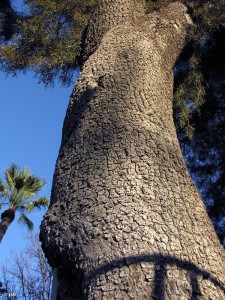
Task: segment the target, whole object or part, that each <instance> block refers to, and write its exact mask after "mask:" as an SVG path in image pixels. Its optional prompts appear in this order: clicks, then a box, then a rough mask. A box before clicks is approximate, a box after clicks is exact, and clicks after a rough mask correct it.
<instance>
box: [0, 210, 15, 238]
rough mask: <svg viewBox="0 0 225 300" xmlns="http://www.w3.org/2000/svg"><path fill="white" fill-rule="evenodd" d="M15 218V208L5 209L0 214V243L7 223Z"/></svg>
mask: <svg viewBox="0 0 225 300" xmlns="http://www.w3.org/2000/svg"><path fill="white" fill-rule="evenodd" d="M14 219H15V210H14V209H13V208H9V209H7V210H5V211H4V212H3V213H2V214H1V222H0V243H1V241H2V239H3V237H4V235H5V233H6V231H7V229H8V228H9V225H10V224H11V223H12V221H13V220H14Z"/></svg>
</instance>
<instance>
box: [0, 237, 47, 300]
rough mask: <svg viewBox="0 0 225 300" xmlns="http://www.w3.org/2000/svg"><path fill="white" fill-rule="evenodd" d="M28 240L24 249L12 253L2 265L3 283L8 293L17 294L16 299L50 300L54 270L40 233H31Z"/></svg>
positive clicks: (0, 268)
mask: <svg viewBox="0 0 225 300" xmlns="http://www.w3.org/2000/svg"><path fill="white" fill-rule="evenodd" d="M27 241H28V245H27V246H26V248H25V249H24V250H23V251H21V252H20V253H18V254H13V253H12V254H11V255H10V258H8V260H7V261H6V262H5V263H4V264H3V265H2V266H1V267H0V274H1V277H0V278H1V282H2V285H3V287H4V288H5V289H6V290H7V294H8V295H10V294H13V293H14V294H16V299H24V300H25V299H26V300H50V291H51V284H52V270H51V267H50V266H49V265H48V263H47V260H46V258H45V256H44V253H43V251H42V249H41V245H40V242H39V238H38V234H37V233H36V234H30V235H29V236H28V237H27ZM8 298H9V299H11V298H10V296H9V297H8ZM8 298H7V297H5V298H4V299H8Z"/></svg>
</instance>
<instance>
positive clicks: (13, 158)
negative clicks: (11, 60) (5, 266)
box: [0, 73, 73, 264]
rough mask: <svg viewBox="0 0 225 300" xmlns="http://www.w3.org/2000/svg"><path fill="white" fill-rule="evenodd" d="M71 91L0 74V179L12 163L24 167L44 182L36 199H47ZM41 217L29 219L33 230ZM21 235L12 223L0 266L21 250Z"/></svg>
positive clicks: (0, 248) (21, 230)
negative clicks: (43, 197) (45, 197)
mask: <svg viewBox="0 0 225 300" xmlns="http://www.w3.org/2000/svg"><path fill="white" fill-rule="evenodd" d="M72 88H73V87H72V86H71V87H69V88H67V89H66V88H62V87H61V86H59V85H58V86H55V87H54V89H52V88H47V89H46V88H45V87H44V86H43V85H41V84H38V83H37V80H36V79H34V78H33V77H32V75H31V74H29V75H26V76H25V75H21V76H18V77H16V78H12V77H7V78H6V79H5V75H4V74H3V73H0V111H1V117H0V128H1V147H0V177H1V178H2V177H3V171H4V169H5V168H6V167H8V166H9V165H10V164H11V163H12V162H14V163H16V164H18V165H19V166H21V167H28V168H29V169H30V170H31V171H32V172H33V173H34V174H35V175H37V176H39V177H42V178H44V179H45V180H46V181H47V184H46V186H45V187H44V188H43V190H42V192H40V193H39V196H47V197H50V192H51V183H52V175H53V172H54V165H55V161H56V158H57V154H58V149H59V145H60V142H61V130H62V125H63V119H64V116H65V113H66V108H67V105H68V101H69V96H70V94H71V91H72ZM1 212H2V211H1ZM1 212H0V213H1ZM42 217H43V212H37V213H34V214H32V215H30V218H31V219H32V221H34V223H35V230H38V228H39V225H40V222H41V219H42ZM25 235H27V230H25V228H22V227H21V226H20V225H18V224H17V222H16V220H14V222H13V223H12V224H11V226H10V228H9V229H8V231H7V232H6V235H5V236H4V238H3V240H2V242H1V244H0V264H1V263H2V262H4V260H5V258H6V256H7V255H8V254H9V253H10V251H11V250H13V251H19V250H20V249H22V248H23V247H24V245H25V243H26V241H25V239H24V236H25Z"/></svg>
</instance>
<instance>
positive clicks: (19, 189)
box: [0, 164, 49, 242]
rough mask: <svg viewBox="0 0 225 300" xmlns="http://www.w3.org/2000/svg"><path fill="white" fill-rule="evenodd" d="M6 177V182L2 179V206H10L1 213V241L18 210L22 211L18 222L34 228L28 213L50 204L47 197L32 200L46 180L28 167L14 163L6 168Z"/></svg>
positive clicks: (0, 205)
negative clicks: (34, 173) (21, 166)
mask: <svg viewBox="0 0 225 300" xmlns="http://www.w3.org/2000/svg"><path fill="white" fill-rule="evenodd" d="M4 177H5V182H4V181H3V180H1V179H0V197H1V200H0V208H1V207H2V206H8V208H7V209H6V210H5V211H4V212H3V213H2V214H1V221H0V242H1V240H2V238H3V236H4V235H5V233H6V231H7V229H8V227H9V225H10V224H11V223H12V221H13V220H14V219H15V213H16V211H18V212H19V213H20V217H19V219H18V222H19V223H21V224H23V225H25V226H26V227H27V228H28V229H29V230H32V229H33V223H32V221H31V220H30V219H29V218H28V217H27V215H26V213H31V212H32V211H33V210H34V209H41V208H42V207H47V206H48V205H49V200H48V199H47V198H45V197H41V198H38V199H36V200H32V198H33V197H34V196H35V195H36V194H37V193H38V192H39V191H40V190H41V188H42V187H43V186H44V185H45V181H44V180H43V179H41V178H39V177H36V176H34V175H32V174H31V173H30V171H29V170H28V169H25V168H24V169H20V168H19V167H18V166H16V165H15V164H12V165H11V166H10V167H9V168H7V169H6V170H5V172H4Z"/></svg>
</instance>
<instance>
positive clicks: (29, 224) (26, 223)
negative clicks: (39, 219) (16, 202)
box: [18, 213, 34, 230]
mask: <svg viewBox="0 0 225 300" xmlns="http://www.w3.org/2000/svg"><path fill="white" fill-rule="evenodd" d="M18 223H20V224H21V225H22V226H26V227H27V228H28V229H29V230H33V228H34V224H33V222H32V221H31V220H30V219H29V218H28V217H27V216H26V215H25V214H23V213H22V214H21V216H20V217H19V219H18Z"/></svg>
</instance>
